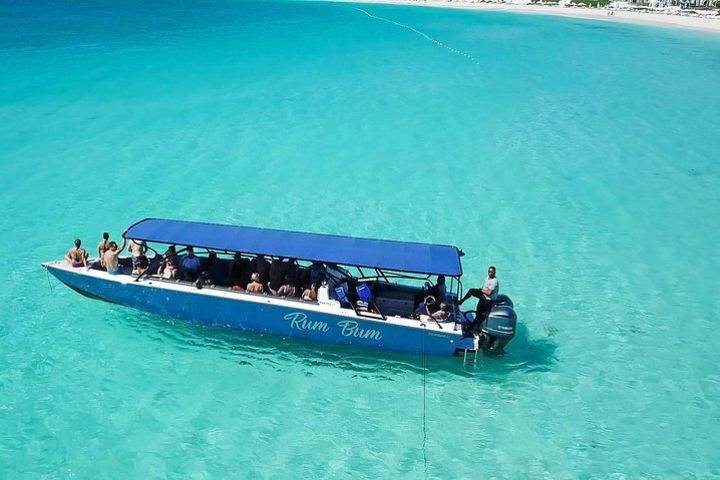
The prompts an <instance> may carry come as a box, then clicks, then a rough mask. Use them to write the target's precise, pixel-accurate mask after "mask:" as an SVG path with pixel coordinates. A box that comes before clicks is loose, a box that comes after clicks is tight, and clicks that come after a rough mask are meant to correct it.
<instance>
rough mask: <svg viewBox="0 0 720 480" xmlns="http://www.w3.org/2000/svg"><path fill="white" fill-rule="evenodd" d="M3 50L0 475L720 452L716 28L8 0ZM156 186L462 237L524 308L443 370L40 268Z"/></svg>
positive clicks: (651, 473)
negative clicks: (493, 352)
mask: <svg viewBox="0 0 720 480" xmlns="http://www.w3.org/2000/svg"><path fill="white" fill-rule="evenodd" d="M178 3H180V4H178ZM354 7H359V8H361V9H363V10H365V11H366V12H368V13H369V14H370V15H371V16H369V15H368V14H366V13H364V12H363V11H360V10H357V9H355V8H354ZM375 17H380V18H375ZM382 19H386V20H389V21H391V22H395V23H390V22H389V21H384V20H382ZM0 79H1V80H2V81H1V82H0V125H1V126H2V128H0V168H1V170H0V172H2V175H0V203H1V204H2V208H3V215H2V217H0V241H1V242H2V243H1V246H2V252H3V254H2V255H0V271H1V272H2V273H0V280H2V283H3V288H2V289H0V478H7V479H17V478H28V479H36V478H87V479H96V478H119V479H125V478H163V477H167V478H196V479H204V478H229V477H230V478H278V477H289V478H357V477H366V478H379V477H390V476H393V477H396V476H397V477H401V478H461V477H464V478H468V477H475V478H523V477H534V478H553V479H555V478H709V477H720V455H718V453H717V452H719V451H720V414H719V413H718V412H720V408H719V407H720V405H719V403H720V373H718V365H719V364H720V353H718V344H719V342H720V333H718V328H717V320H718V318H719V317H720V300H719V298H720V296H719V295H718V291H720V275H719V274H718V271H719V269H720V253H718V249H717V246H716V243H717V239H718V238H719V236H720V227H719V224H718V221H717V216H718V211H720V193H719V192H720V167H719V166H718V160H720V158H719V157H720V136H719V135H718V121H717V119H718V117H719V116H720V90H719V89H718V84H719V82H718V80H720V37H718V36H712V35H707V34H701V33H694V32H689V31H680V30H666V29H659V28H649V27H639V26H631V25H620V24H606V23H602V22H593V21H585V20H572V19H564V18H553V17H540V16H537V17H536V16H526V15H511V14H502V13H479V12H461V11H445V10H436V9H425V8H407V7H395V6H378V5H368V6H362V5H357V6H353V5H349V4H341V5H337V4H329V3H303V2H249V1H237V2H198V1H191V2H168V1H161V2H137V1H132V2H120V1H98V2H63V1H45V0H43V1H39V2H12V3H11V2H5V4H4V5H3V14H2V15H0ZM146 216H166V217H172V218H182V219H195V220H209V221H217V222H230V223H240V224H247V225H256V226H268V227H281V228H283V227H284V228H289V229H300V230H308V231H318V232H331V233H342V234H350V235H362V236H379V237H384V238H395V239H403V240H419V241H433V242H442V243H453V244H457V245H459V246H461V247H463V248H464V249H465V250H466V252H467V255H466V256H465V257H464V267H465V271H466V278H467V280H466V282H467V283H474V282H476V281H479V280H480V279H481V277H482V274H483V273H484V271H485V269H486V267H487V265H488V264H489V263H493V264H495V265H497V267H498V276H499V278H500V280H501V284H502V289H503V291H504V292H505V293H508V294H510V295H511V296H512V297H513V299H514V300H515V303H516V306H517V310H518V312H519V315H520V319H521V322H522V323H521V327H520V331H519V335H518V337H517V338H516V339H515V340H514V341H513V343H512V344H511V345H510V346H509V347H508V353H507V355H505V356H504V357H502V358H498V359H482V360H481V362H480V363H479V365H478V366H477V367H476V368H475V369H474V370H472V369H465V368H463V367H462V362H461V361H460V360H459V359H457V358H451V359H436V358H432V359H427V364H426V369H425V370H424V369H423V361H424V360H423V359H422V358H420V357H415V356H405V355H397V354H384V353H378V352H370V351H365V350H350V351H346V350H343V349H340V348H337V347H332V346H323V345H315V344H311V343H303V342H296V341H287V340H283V339H279V338H269V337H261V336H255V335H251V334H239V333H233V332H229V331H226V330H221V329H210V328H200V327H194V326H189V325H185V324H176V323H173V322H169V321H167V320H165V319H162V318H157V317H153V316H150V315H145V314H142V313H138V312H134V311H130V310H127V309H124V308H119V307H116V306H111V305H107V304H103V303H100V302H94V301H90V300H87V299H84V298H82V297H80V296H78V295H77V294H75V293H74V292H72V291H70V290H69V289H67V288H64V287H62V286H61V285H59V284H58V283H57V282H54V281H49V280H48V278H46V274H45V272H44V271H43V270H42V269H41V268H40V262H42V261H45V260H49V259H54V258H59V257H61V256H62V255H63V254H64V253H65V251H66V250H67V249H68V248H69V247H70V246H71V242H72V240H73V239H74V238H75V237H76V236H79V237H81V238H82V239H83V240H85V242H86V244H87V245H88V246H90V247H92V246H93V245H94V244H96V243H97V241H99V236H100V233H101V232H102V231H103V230H109V231H110V232H111V233H112V235H113V237H115V238H118V237H119V236H120V234H121V233H122V230H123V229H124V228H125V227H126V226H127V225H129V224H130V223H132V222H134V221H136V220H137V219H139V218H142V217H146ZM423 372H426V375H423ZM424 382H425V383H424ZM424 407H425V408H424ZM423 419H425V422H423ZM423 424H424V427H423Z"/></svg>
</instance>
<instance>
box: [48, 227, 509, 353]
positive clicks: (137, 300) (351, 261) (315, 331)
mask: <svg viewBox="0 0 720 480" xmlns="http://www.w3.org/2000/svg"><path fill="white" fill-rule="evenodd" d="M122 237H123V239H124V241H123V242H130V241H134V242H136V243H142V244H143V245H145V246H146V248H147V249H148V250H147V252H148V256H150V254H151V253H152V254H154V256H153V258H150V259H149V260H148V263H149V266H148V268H147V269H145V270H144V271H143V272H142V273H139V274H138V272H133V270H132V268H133V267H132V258H131V257H130V256H126V257H122V256H121V257H120V270H121V273H120V274H117V275H110V274H109V273H108V272H106V271H105V270H104V269H103V268H102V267H101V266H100V262H99V261H98V259H97V258H93V259H89V261H88V266H87V267H85V266H81V267H74V266H72V265H70V264H69V263H68V262H67V261H66V260H64V259H63V260H57V261H51V262H46V263H43V267H44V268H45V269H47V271H48V272H50V273H51V274H52V275H53V276H55V277H56V278H57V279H58V280H59V281H60V282H62V283H64V284H65V285H67V286H68V287H70V288H71V289H73V290H75V291H76V292H78V293H80V294H81V295H84V296H85V297H89V298H92V299H97V300H103V301H106V302H110V303H113V304H117V305H122V306H125V307H130V308H133V309H137V310H140V311H143V312H148V313H151V314H156V315H160V316H163V317H170V318H173V319H179V320H184V321H188V322H191V323H194V324H202V325H211V326H222V327H229V328H234V329H239V330H244V331H251V332H258V333H261V334H272V335H279V336H282V337H285V338H300V339H305V340H310V341H316V342H327V343H335V344H341V345H354V346H359V347H370V348H376V349H381V350H393V351H400V352H410V353H414V354H423V355H441V356H449V355H458V354H459V355H462V356H463V357H465V358H467V356H468V354H470V355H473V354H474V356H475V358H477V352H478V351H484V352H486V353H499V352H501V351H502V350H503V348H504V347H505V345H506V344H507V343H508V342H509V341H510V340H511V339H512V338H513V336H514V335H515V326H516V321H517V317H516V315H515V312H514V309H513V304H512V301H511V300H510V299H509V298H508V297H507V296H504V295H500V296H498V298H497V300H495V302H494V304H493V306H492V308H491V310H490V312H489V314H488V315H487V318H486V319H484V320H483V321H482V322H481V324H480V325H479V326H478V322H475V321H474V320H475V318H474V312H467V311H466V312H462V311H460V308H459V306H458V298H461V294H462V288H463V287H462V281H461V277H462V274H463V272H462V265H461V257H462V255H463V253H462V251H461V250H460V249H459V248H457V247H455V246H450V245H435V244H425V243H417V242H401V241H395V240H380V239H367V238H355V237H348V236H339V235H328V234H318V233H305V232H294V231H285V230H276V229H267V228H257V227H243V226H235V225H221V224H214V223H203V222H191V221H181V220H168V219H157V218H146V219H143V220H140V221H138V222H137V223H135V224H133V225H131V226H130V227H128V228H127V229H126V230H125V232H124V233H123V235H122ZM176 246H177V247H176ZM163 248H165V249H169V250H168V251H169V252H174V251H175V249H176V248H177V249H178V250H177V255H180V254H182V253H183V250H187V249H188V248H191V249H192V250H194V251H195V252H198V253H197V257H198V258H199V259H200V260H201V262H202V264H203V265H207V264H208V262H209V259H210V257H212V260H213V262H212V263H213V265H214V267H213V268H215V271H217V272H220V273H219V275H216V276H215V278H210V277H209V275H208V274H207V272H205V273H204V274H203V275H199V276H198V278H196V279H193V278H186V279H177V278H162V277H161V276H159V275H158V274H157V273H156V272H157V271H158V269H159V267H160V266H161V265H163V262H164V261H165V259H166V257H167V256H168V252H165V254H161V253H160V250H162V249H163ZM211 252H212V253H211ZM170 254H171V255H172V254H173V253H170ZM267 259H271V260H272V262H273V263H275V262H280V264H279V265H280V266H283V265H284V268H285V269H286V271H290V269H292V270H293V271H294V272H295V275H296V276H297V275H300V276H302V277H303V278H305V279H307V276H308V272H310V273H311V274H312V273H315V274H316V275H317V276H318V278H321V279H322V282H321V283H320V286H319V288H318V289H317V295H316V296H317V299H309V298H310V297H311V296H307V297H306V298H308V299H302V298H299V297H298V296H286V297H281V296H275V295H273V294H269V293H266V292H265V293H251V292H249V291H247V290H245V289H244V288H243V286H238V285H234V284H233V281H232V279H230V278H229V277H226V278H223V275H222V273H223V272H230V271H231V270H230V265H231V264H232V262H234V261H235V262H238V265H240V264H242V265H245V266H246V267H247V265H248V263H249V262H255V263H251V265H259V264H260V263H258V262H265V261H267ZM280 266H278V268H280ZM228 275H230V274H228ZM287 278H290V277H289V276H288V277H287ZM443 279H447V280H446V281H445V282H443V283H442V288H439V285H440V284H441V282H442V280H443ZM316 285H317V282H316ZM266 290H267V289H266ZM438 292H441V295H439V294H438ZM432 294H434V297H437V296H442V297H443V298H444V305H442V307H443V312H444V314H441V315H434V316H433V312H432V309H431V307H432V306H433V305H434V306H435V310H437V306H438V304H439V299H438V301H437V303H433V301H434V300H436V299H435V298H434V297H433V296H432ZM428 297H432V298H428ZM437 317H439V318H437Z"/></svg>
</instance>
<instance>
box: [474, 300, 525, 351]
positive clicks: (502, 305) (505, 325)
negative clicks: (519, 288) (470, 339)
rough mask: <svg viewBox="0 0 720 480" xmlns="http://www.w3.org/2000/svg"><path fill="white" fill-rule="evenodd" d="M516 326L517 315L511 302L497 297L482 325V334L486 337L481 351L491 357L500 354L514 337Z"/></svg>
mask: <svg viewBox="0 0 720 480" xmlns="http://www.w3.org/2000/svg"><path fill="white" fill-rule="evenodd" d="M501 297H503V298H502V299H501ZM516 326H517V315H516V314H515V310H513V304H512V300H510V298H509V297H507V296H505V295H498V298H497V299H496V301H495V302H493V307H492V308H491V309H490V313H489V314H488V317H487V319H486V320H485V321H484V322H483V324H482V329H481V330H482V333H484V334H485V335H486V336H487V339H486V340H485V344H484V345H483V351H485V353H489V354H493V355H494V354H499V353H502V351H503V348H505V345H507V344H508V343H510V340H512V339H513V337H515V328H516Z"/></svg>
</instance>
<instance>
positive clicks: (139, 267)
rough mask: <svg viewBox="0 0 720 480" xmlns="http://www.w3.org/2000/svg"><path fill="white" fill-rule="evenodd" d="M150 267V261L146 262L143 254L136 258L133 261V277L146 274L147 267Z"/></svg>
mask: <svg viewBox="0 0 720 480" xmlns="http://www.w3.org/2000/svg"><path fill="white" fill-rule="evenodd" d="M149 266H150V261H149V260H148V257H146V256H145V255H144V254H143V255H140V256H138V257H137V259H136V260H135V267H134V268H133V272H132V273H133V275H138V276H139V275H142V274H144V273H145V272H147V269H148V267H149Z"/></svg>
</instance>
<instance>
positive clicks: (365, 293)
mask: <svg viewBox="0 0 720 480" xmlns="http://www.w3.org/2000/svg"><path fill="white" fill-rule="evenodd" d="M355 291H356V292H357V294H358V296H359V297H360V299H359V300H358V301H357V307H358V309H359V310H364V311H366V312H369V311H371V308H370V307H371V306H372V305H373V304H374V298H373V293H372V290H370V287H369V286H368V284H367V283H361V284H360V285H359V286H357V287H356V288H355Z"/></svg>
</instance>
